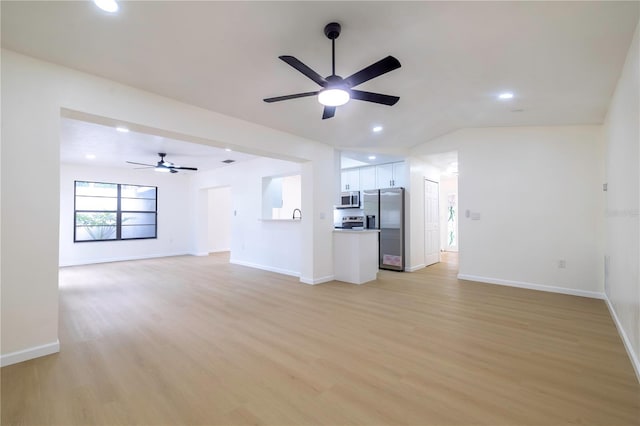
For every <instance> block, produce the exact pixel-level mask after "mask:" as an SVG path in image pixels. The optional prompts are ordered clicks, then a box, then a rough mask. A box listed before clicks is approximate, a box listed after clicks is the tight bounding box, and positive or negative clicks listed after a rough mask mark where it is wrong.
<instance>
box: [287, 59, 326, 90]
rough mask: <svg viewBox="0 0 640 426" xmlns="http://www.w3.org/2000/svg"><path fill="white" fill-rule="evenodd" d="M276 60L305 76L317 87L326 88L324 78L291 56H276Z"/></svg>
mask: <svg viewBox="0 0 640 426" xmlns="http://www.w3.org/2000/svg"><path fill="white" fill-rule="evenodd" d="M278 58H280V59H282V60H283V61H284V62H286V63H287V64H289V65H291V66H292V67H294V68H295V69H297V70H298V71H300V72H301V73H302V74H304V75H306V76H307V77H308V78H310V79H311V80H313V81H315V82H316V83H317V84H318V85H319V86H322V87H325V86H326V84H327V80H325V79H324V78H322V76H321V75H320V74H318V73H317V72H315V71H314V70H312V69H311V68H309V67H308V66H306V65H305V64H303V63H302V62H301V61H300V60H299V59H297V58H295V57H293V56H288V55H283V56H278Z"/></svg>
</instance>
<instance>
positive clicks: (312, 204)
mask: <svg viewBox="0 0 640 426" xmlns="http://www.w3.org/2000/svg"><path fill="white" fill-rule="evenodd" d="M1 54H2V64H1V67H2V68H1V72H0V74H1V79H2V80H1V84H2V87H1V91H2V113H3V117H2V118H3V120H2V129H1V130H2V158H1V160H2V164H1V166H0V170H1V173H2V175H1V179H0V180H1V189H0V190H1V192H2V206H1V207H2V212H1V216H2V224H1V232H0V235H1V236H2V241H1V251H2V256H3V258H2V271H1V273H2V276H1V285H2V288H1V292H2V301H1V304H2V306H1V308H2V309H1V311H2V317H1V323H2V330H1V331H2V337H1V346H2V355H1V358H0V362H1V363H2V364H4V365H6V364H8V363H13V362H19V361H21V360H24V359H29V358H32V357H34V356H39V355H43V354H45V353H50V352H55V351H57V350H58V347H59V343H58V263H59V235H58V234H59V225H60V219H59V214H60V204H59V203H60V185H59V176H60V163H59V161H58V159H59V158H60V148H59V145H60V144H59V135H60V116H61V114H63V113H64V114H65V115H66V114H69V111H71V112H73V113H74V114H75V117H76V118H81V119H84V118H85V117H87V116H91V117H99V118H100V119H101V120H102V123H103V124H113V125H115V124H116V123H120V124H126V125H127V126H128V127H129V128H130V129H132V130H138V131H146V129H159V130H161V131H163V132H166V133H167V134H169V135H171V136H172V137H176V138H179V139H185V140H189V141H193V142H197V143H203V144H207V145H213V146H218V147H226V146H229V147H230V148H232V149H237V150H240V151H248V152H251V153H254V154H259V155H261V154H262V155H269V156H273V157H278V158H286V159H296V160H297V161H302V162H303V163H302V169H301V170H302V182H303V199H302V210H303V212H304V211H306V212H307V214H306V215H305V220H303V221H302V222H301V223H299V224H298V225H299V226H300V227H301V228H302V237H301V241H302V243H301V246H302V248H301V250H300V252H301V261H300V265H301V267H300V270H301V281H304V282H310V283H318V282H324V281H327V280H330V279H331V278H332V276H333V256H332V255H331V253H332V246H333V244H332V243H333V240H332V232H331V231H332V220H331V216H332V215H331V211H332V206H333V204H334V199H335V192H334V191H333V188H334V187H335V185H336V183H335V180H336V170H335V167H334V165H335V158H334V150H333V148H331V147H329V146H327V145H324V144H321V143H317V142H314V141H310V140H307V139H304V138H301V137H298V136H294V135H291V134H288V133H284V132H280V131H277V130H274V129H270V128H266V127H264V126H260V125H257V124H254V123H249V122H246V121H242V120H239V119H236V118H232V117H228V116H225V115H222V114H218V113H215V112H212V111H207V110H204V109H202V108H197V107H194V106H191V105H187V104H184V103H180V102H177V101H175V100H172V99H169V98H164V97H162V96H158V95H154V94H152V93H148V92H144V91H142V90H138V89H134V88H131V87H128V86H125V85H122V84H119V83H115V82H113V81H109V80H105V79H102V78H99V77H96V76H92V75H89V74H85V73H81V72H78V71H75V70H71V69H69V68H64V67H60V66H57V65H54V64H51V63H48V62H44V61H40V60H36V59H33V58H30V57H27V56H24V55H20V54H17V53H15V52H11V51H8V50H6V49H2V52H1ZM26 160H28V168H27V169H25V165H24V164H25V163H24V162H25V161H26ZM35 194H37V196H35ZM304 194H308V195H307V196H305V195H304ZM43 206H46V208H47V210H46V211H47V214H42V208H43ZM204 210H205V211H206V204H205V207H204ZM195 233H196V227H195V225H192V226H191V229H190V232H189V234H190V235H191V238H195V237H194V234H195ZM35 242H37V243H35ZM34 262H37V263H38V267H37V268H33V267H32V265H33V264H34Z"/></svg>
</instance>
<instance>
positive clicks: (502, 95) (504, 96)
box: [498, 92, 513, 99]
mask: <svg viewBox="0 0 640 426" xmlns="http://www.w3.org/2000/svg"><path fill="white" fill-rule="evenodd" d="M512 98H513V93H511V92H504V93H500V94H499V95H498V99H512Z"/></svg>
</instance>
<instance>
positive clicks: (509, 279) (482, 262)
mask: <svg viewBox="0 0 640 426" xmlns="http://www.w3.org/2000/svg"><path fill="white" fill-rule="evenodd" d="M452 150H457V151H458V162H459V166H458V167H459V176H458V191H459V200H460V203H459V211H460V215H459V216H460V221H459V232H460V246H459V248H460V265H459V272H460V277H461V278H467V279H473V280H476V281H485V282H493V283H499V284H507V285H516V286H526V287H532V288H539V289H547V290H553V291H561V292H567V293H572V294H581V295H587V296H595V297H599V296H601V294H602V292H603V272H602V259H603V257H602V256H603V231H602V228H603V226H602V222H603V209H604V204H603V195H602V182H603V179H604V170H603V164H602V159H601V152H602V137H601V126H558V127H514V128H484V129H465V130H460V131H457V132H453V133H451V134H448V135H445V136H443V137H441V138H438V139H435V140H433V141H430V142H428V143H425V144H423V145H421V146H419V147H417V148H416V149H414V151H413V155H427V154H433V153H437V152H448V151H452ZM466 210H469V211H470V212H471V213H477V214H479V215H480V219H479V220H471V219H470V218H466V217H465V211H466ZM415 234H416V235H418V233H415ZM561 259H562V260H564V261H565V262H566V268H564V269H561V268H559V267H558V262H559V260H561Z"/></svg>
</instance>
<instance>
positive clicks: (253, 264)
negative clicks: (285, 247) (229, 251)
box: [229, 259, 300, 277]
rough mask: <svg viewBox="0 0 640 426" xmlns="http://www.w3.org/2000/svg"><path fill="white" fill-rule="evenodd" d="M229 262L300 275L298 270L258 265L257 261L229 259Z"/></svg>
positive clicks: (294, 275) (279, 272)
mask: <svg viewBox="0 0 640 426" xmlns="http://www.w3.org/2000/svg"><path fill="white" fill-rule="evenodd" d="M229 263H232V264H234V265H241V266H248V267H250V268H256V269H262V270H263V271H269V272H276V273H278V274H283V275H290V276H292V277H299V276H300V272H296V271H290V270H288V269H282V268H274V267H273V266H267V265H260V264H258V263H251V262H244V261H242V260H234V259H231V260H229Z"/></svg>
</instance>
